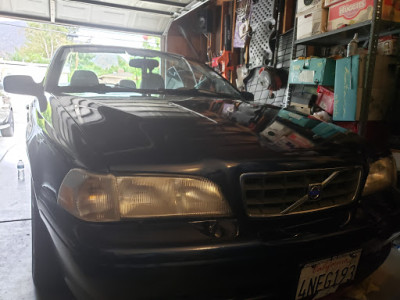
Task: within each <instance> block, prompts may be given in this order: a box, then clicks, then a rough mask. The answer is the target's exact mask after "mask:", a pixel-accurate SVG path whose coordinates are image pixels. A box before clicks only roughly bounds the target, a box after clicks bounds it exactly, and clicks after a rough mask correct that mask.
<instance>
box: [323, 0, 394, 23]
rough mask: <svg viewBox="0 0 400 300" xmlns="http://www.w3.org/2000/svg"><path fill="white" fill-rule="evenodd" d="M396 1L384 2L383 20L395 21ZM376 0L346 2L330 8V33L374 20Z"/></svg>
mask: <svg viewBox="0 0 400 300" xmlns="http://www.w3.org/2000/svg"><path fill="white" fill-rule="evenodd" d="M394 1H399V0H383V5H382V19H383V20H386V21H393V20H394V11H395V10H394V5H395V4H394ZM373 11H374V0H346V1H344V2H339V3H337V4H335V5H332V6H330V7H329V15H328V31H331V30H335V29H338V28H342V27H344V26H349V25H353V24H356V23H361V22H364V21H368V20H371V19H372V15H373Z"/></svg>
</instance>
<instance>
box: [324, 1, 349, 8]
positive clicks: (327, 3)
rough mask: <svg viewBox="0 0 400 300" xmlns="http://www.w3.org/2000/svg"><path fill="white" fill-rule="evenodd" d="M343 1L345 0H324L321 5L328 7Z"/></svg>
mask: <svg viewBox="0 0 400 300" xmlns="http://www.w3.org/2000/svg"><path fill="white" fill-rule="evenodd" d="M343 1H345V0H325V3H324V6H323V7H329V6H332V5H334V4H337V3H339V2H343Z"/></svg>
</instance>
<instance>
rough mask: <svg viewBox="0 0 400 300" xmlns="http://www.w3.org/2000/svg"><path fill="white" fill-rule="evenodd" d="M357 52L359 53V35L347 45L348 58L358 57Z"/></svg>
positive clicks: (355, 35)
mask: <svg viewBox="0 0 400 300" xmlns="http://www.w3.org/2000/svg"><path fill="white" fill-rule="evenodd" d="M357 52H358V33H355V34H354V37H353V39H352V40H351V41H350V43H349V44H348V45H347V57H349V56H352V55H356V54H357Z"/></svg>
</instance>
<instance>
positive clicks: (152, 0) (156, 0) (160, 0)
mask: <svg viewBox="0 0 400 300" xmlns="http://www.w3.org/2000/svg"><path fill="white" fill-rule="evenodd" d="M140 1H142V2H150V3H155V4H165V5H169V6H175V7H186V6H187V5H188V4H189V3H179V2H173V1H166V0H140Z"/></svg>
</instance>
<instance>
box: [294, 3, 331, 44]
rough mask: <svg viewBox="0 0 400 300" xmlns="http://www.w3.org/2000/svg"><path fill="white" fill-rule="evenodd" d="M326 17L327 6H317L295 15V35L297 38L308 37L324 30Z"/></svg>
mask: <svg viewBox="0 0 400 300" xmlns="http://www.w3.org/2000/svg"><path fill="white" fill-rule="evenodd" d="M327 19H328V9H327V8H322V7H320V8H317V9H315V10H312V11H307V12H306V13H304V14H298V15H297V35H296V38H297V39H298V40H300V39H304V38H306V37H310V36H313V35H316V34H319V33H323V32H326V22H327Z"/></svg>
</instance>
